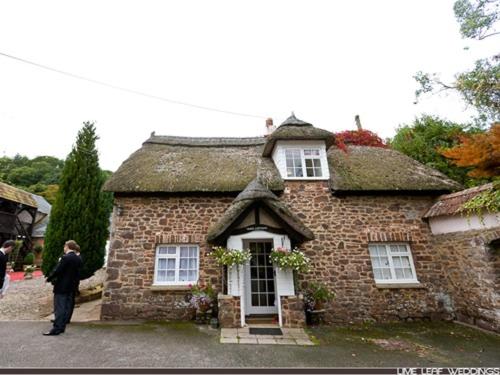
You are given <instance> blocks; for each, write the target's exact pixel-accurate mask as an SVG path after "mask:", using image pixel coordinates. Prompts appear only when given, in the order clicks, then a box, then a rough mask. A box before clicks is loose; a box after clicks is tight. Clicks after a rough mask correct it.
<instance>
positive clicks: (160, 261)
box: [158, 259, 167, 270]
mask: <svg viewBox="0 0 500 375" xmlns="http://www.w3.org/2000/svg"><path fill="white" fill-rule="evenodd" d="M166 268H167V259H158V269H159V270H164V269H166Z"/></svg>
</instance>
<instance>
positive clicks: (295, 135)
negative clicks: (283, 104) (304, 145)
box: [262, 114, 334, 156]
mask: <svg viewBox="0 0 500 375" xmlns="http://www.w3.org/2000/svg"><path fill="white" fill-rule="evenodd" d="M278 140H322V141H325V144H326V148H327V149H328V148H330V146H332V145H333V143H334V135H333V133H331V132H329V131H328V130H323V129H320V128H316V127H314V126H312V125H311V124H309V123H308V122H305V121H302V120H299V119H297V118H296V117H295V115H293V114H292V116H290V117H289V118H287V119H286V120H285V121H284V122H283V123H282V124H281V125H280V126H279V127H278V128H277V129H276V130H275V131H273V132H272V133H271V134H270V135H269V136H268V137H267V142H266V145H265V147H264V152H263V153H262V155H263V156H271V154H272V152H273V149H274V145H275V144H276V141H278Z"/></svg>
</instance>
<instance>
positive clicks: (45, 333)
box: [43, 329, 64, 336]
mask: <svg viewBox="0 0 500 375" xmlns="http://www.w3.org/2000/svg"><path fill="white" fill-rule="evenodd" d="M63 332H64V331H56V330H54V329H51V330H50V331H49V332H44V333H43V335H44V336H57V335H59V334H61V333H63Z"/></svg>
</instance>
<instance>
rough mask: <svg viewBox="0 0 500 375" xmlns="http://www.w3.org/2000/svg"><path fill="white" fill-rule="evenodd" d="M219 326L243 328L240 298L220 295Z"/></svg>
mask: <svg viewBox="0 0 500 375" xmlns="http://www.w3.org/2000/svg"><path fill="white" fill-rule="evenodd" d="M217 299H218V307H219V325H220V327H221V328H238V327H241V303H240V297H237V296H228V295H224V294H219V295H218V297H217Z"/></svg>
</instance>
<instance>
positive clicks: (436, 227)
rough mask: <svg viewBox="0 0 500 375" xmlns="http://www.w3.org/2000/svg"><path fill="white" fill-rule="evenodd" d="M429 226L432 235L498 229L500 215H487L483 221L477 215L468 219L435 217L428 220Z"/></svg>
mask: <svg viewBox="0 0 500 375" xmlns="http://www.w3.org/2000/svg"><path fill="white" fill-rule="evenodd" d="M429 226H430V228H431V231H432V234H445V233H455V232H466V231H468V230H476V229H490V228H500V213H493V214H490V213H487V212H485V213H484V215H483V220H482V221H481V219H479V217H478V216H477V215H473V216H471V217H470V218H467V217H466V216H462V215H450V216H437V217H431V218H429Z"/></svg>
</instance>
